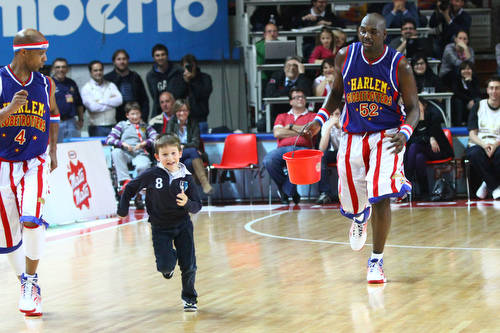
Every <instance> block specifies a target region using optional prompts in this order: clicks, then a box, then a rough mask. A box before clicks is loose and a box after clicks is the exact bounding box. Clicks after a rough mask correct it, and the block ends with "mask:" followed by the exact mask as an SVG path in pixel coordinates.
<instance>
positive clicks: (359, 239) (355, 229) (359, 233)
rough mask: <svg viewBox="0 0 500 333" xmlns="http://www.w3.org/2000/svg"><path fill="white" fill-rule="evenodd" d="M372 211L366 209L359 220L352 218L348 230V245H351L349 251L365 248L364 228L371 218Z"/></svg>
mask: <svg viewBox="0 0 500 333" xmlns="http://www.w3.org/2000/svg"><path fill="white" fill-rule="evenodd" d="M371 212H372V209H371V207H369V208H368V211H366V212H365V213H364V214H363V216H361V220H359V218H356V217H354V218H353V219H352V224H351V229H350V230H349V243H350V244H351V249H353V250H354V251H360V250H361V249H362V248H363V246H365V242H366V234H367V232H366V228H367V226H368V219H369V218H370V216H371Z"/></svg>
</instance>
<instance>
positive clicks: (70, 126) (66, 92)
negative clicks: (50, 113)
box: [52, 58, 84, 142]
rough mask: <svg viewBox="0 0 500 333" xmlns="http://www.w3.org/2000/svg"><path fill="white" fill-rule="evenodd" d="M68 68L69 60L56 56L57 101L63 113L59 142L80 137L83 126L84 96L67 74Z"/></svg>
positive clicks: (53, 74)
mask: <svg viewBox="0 0 500 333" xmlns="http://www.w3.org/2000/svg"><path fill="white" fill-rule="evenodd" d="M68 70H69V67H68V61H67V60H66V59H64V58H56V59H55V60H54V62H53V63H52V78H53V79H54V82H55V84H56V93H55V95H56V103H57V106H58V107H59V113H60V114H61V122H60V123H59V134H58V138H57V142H63V140H64V139H65V138H79V137H80V136H81V129H82V126H83V111H84V107H83V103H82V98H81V96H80V91H79V90H78V86H77V85H76V83H75V81H73V80H72V79H70V78H69V77H67V76H66V74H68ZM76 117H78V120H77V119H76Z"/></svg>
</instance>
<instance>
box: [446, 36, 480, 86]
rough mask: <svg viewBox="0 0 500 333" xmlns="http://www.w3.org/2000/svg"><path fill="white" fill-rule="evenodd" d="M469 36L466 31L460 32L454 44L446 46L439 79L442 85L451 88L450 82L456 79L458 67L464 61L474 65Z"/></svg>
mask: <svg viewBox="0 0 500 333" xmlns="http://www.w3.org/2000/svg"><path fill="white" fill-rule="evenodd" d="M468 44H469V36H468V34H467V32H466V31H464V30H460V31H459V32H458V33H457V36H456V37H455V42H453V43H450V44H448V45H446V47H445V49H444V52H443V58H442V59H441V68H440V69H439V77H440V78H441V79H442V81H443V84H444V85H445V86H446V87H448V88H451V86H452V82H453V81H454V80H457V79H458V75H457V73H458V66H459V65H460V64H461V63H462V62H463V61H465V60H469V61H470V62H472V63H474V50H473V49H472V47H470V46H469V45H468Z"/></svg>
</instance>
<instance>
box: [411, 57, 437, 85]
mask: <svg viewBox="0 0 500 333" xmlns="http://www.w3.org/2000/svg"><path fill="white" fill-rule="evenodd" d="M411 66H412V68H413V73H414V74H415V81H416V82H417V90H418V92H419V93H421V92H426V93H434V92H440V91H443V86H442V84H441V81H440V80H439V77H438V76H437V75H436V74H435V73H434V72H433V71H432V69H431V68H430V66H429V63H428V62H427V58H426V57H425V56H424V55H423V54H419V55H416V56H415V57H413V59H411Z"/></svg>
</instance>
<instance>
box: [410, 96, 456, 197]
mask: <svg viewBox="0 0 500 333" xmlns="http://www.w3.org/2000/svg"><path fill="white" fill-rule="evenodd" d="M419 108H420V120H419V122H418V124H417V126H416V127H415V130H414V131H413V134H412V136H411V137H410V140H409V141H408V143H407V144H406V153H405V163H404V165H405V175H406V176H407V177H408V179H409V180H410V181H411V182H412V184H418V188H419V189H420V194H419V195H416V196H415V197H416V198H417V200H424V201H425V200H429V199H430V192H429V183H428V180H427V170H426V162H427V161H429V160H430V161H435V160H442V159H445V158H448V157H452V156H453V150H452V148H451V145H450V143H449V141H448V139H447V138H446V136H445V134H444V132H443V129H442V128H441V119H442V117H441V115H440V114H439V111H437V110H436V109H435V108H434V106H433V105H431V104H429V103H427V101H426V100H424V99H420V100H419Z"/></svg>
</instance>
